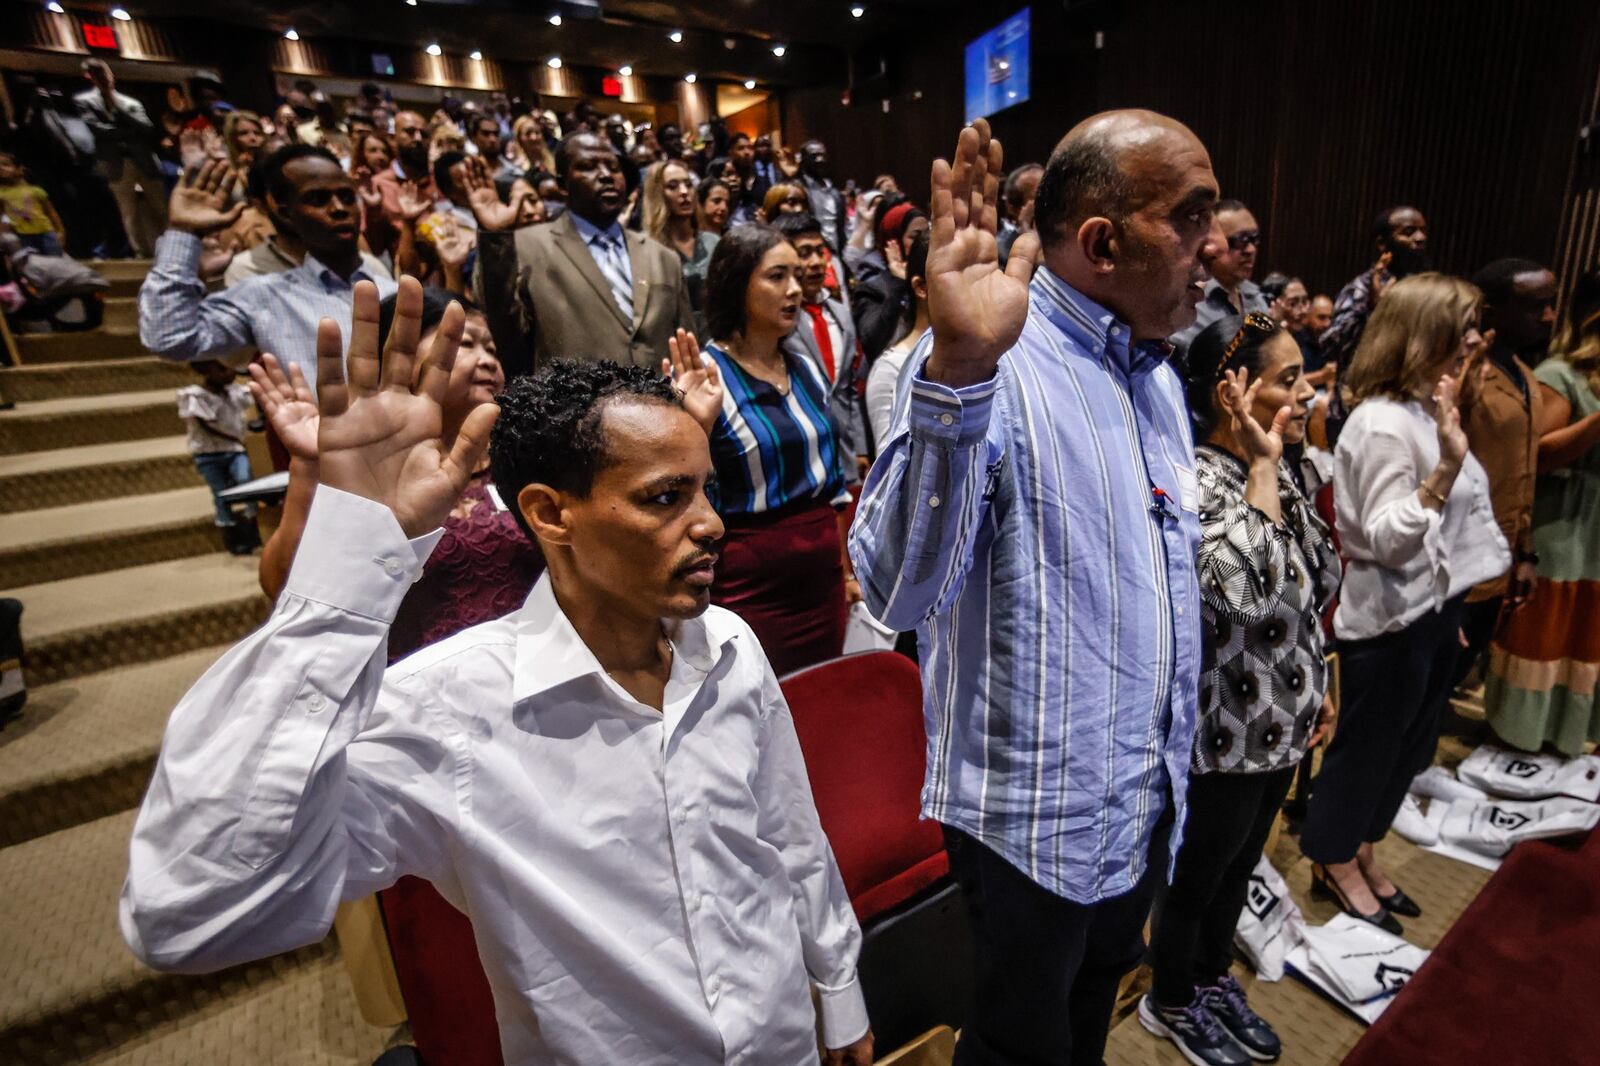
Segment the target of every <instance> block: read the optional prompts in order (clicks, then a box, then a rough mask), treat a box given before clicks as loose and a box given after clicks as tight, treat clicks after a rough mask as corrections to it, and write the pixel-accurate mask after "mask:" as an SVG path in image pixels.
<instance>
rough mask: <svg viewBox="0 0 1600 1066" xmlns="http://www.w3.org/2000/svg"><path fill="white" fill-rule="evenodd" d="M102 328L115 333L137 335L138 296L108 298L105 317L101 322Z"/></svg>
mask: <svg viewBox="0 0 1600 1066" xmlns="http://www.w3.org/2000/svg"><path fill="white" fill-rule="evenodd" d="M100 328H101V329H107V330H111V331H112V332H114V333H137V332H138V331H139V298H138V297H137V296H108V297H106V300H105V315H104V317H102V318H101V320H100Z"/></svg>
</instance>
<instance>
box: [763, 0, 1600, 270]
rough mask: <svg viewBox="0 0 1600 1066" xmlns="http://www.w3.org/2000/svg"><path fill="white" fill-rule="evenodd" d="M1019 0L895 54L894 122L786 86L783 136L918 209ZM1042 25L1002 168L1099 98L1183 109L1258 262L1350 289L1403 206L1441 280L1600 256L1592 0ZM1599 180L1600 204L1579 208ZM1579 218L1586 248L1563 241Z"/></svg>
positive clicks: (1108, 14) (1007, 120)
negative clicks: (1510, 258) (968, 74)
mask: <svg viewBox="0 0 1600 1066" xmlns="http://www.w3.org/2000/svg"><path fill="white" fill-rule="evenodd" d="M1020 6H1021V5H1020V4H1016V3H1012V4H1009V5H983V7H984V11H983V12H982V13H980V14H979V15H976V16H969V17H967V18H965V19H964V20H963V19H960V18H950V17H946V18H944V19H943V21H944V22H945V23H947V25H943V26H940V27H937V28H930V29H929V31H928V32H926V33H923V34H920V35H915V36H910V37H906V38H905V39H904V40H902V41H899V42H895V43H894V44H893V45H892V46H891V50H890V76H889V79H888V90H887V92H886V94H884V98H885V99H887V101H888V104H889V110H888V112H887V113H885V112H884V111H883V110H882V101H881V100H880V99H879V98H877V96H876V95H875V94H874V95H869V94H870V88H869V91H868V93H858V99H857V100H856V103H855V106H853V107H850V108H843V107H841V106H840V97H839V93H840V87H839V86H834V87H827V88H822V87H819V88H816V89H809V90H805V91H801V92H791V93H789V94H787V97H786V100H785V130H784V132H785V141H786V142H787V143H790V144H797V143H799V142H800V141H801V140H802V139H804V137H805V136H819V137H821V138H823V139H824V140H825V141H827V142H828V143H829V146H830V149H831V153H830V154H831V155H832V157H833V165H834V168H835V170H836V171H837V172H838V174H839V176H849V177H855V178H857V179H858V180H869V179H870V178H871V176H872V175H873V174H874V173H877V172H879V171H884V170H887V171H891V172H893V173H895V174H896V175H898V176H899V178H900V180H901V183H902V186H903V187H906V188H908V190H910V191H911V192H912V194H913V195H914V196H917V197H918V198H922V197H925V196H926V192H927V171H928V165H929V162H930V160H931V159H932V157H933V156H934V155H936V154H948V153H949V152H950V150H951V149H952V147H953V146H954V143H955V137H956V134H957V133H958V132H959V130H960V126H961V121H962V118H961V115H962V108H961V98H962V77H963V75H962V49H963V46H964V45H965V43H966V42H967V41H968V40H970V39H971V38H972V37H973V36H976V35H977V34H978V33H981V32H982V31H983V30H984V29H987V28H988V27H989V26H992V25H994V24H996V23H998V22H999V21H1001V20H1002V19H1003V18H1004V17H1006V15H1007V14H1009V13H1010V12H1011V11H1013V10H1015V9H1016V8H1018V7H1020ZM1097 32H1099V33H1101V34H1103V38H1102V42H1103V47H1099V48H1097V47H1096V43H1095V37H1096V33H1097ZM1033 34H1034V44H1033V89H1032V99H1031V100H1030V101H1029V102H1028V103H1026V104H1023V105H1020V106H1018V107H1014V108H1011V109H1009V110H1008V111H1005V112H1002V113H1001V114H999V115H998V116H996V117H995V119H994V120H993V123H994V126H995V130H996V132H997V134H998V135H999V136H1001V137H1002V138H1003V140H1004V141H1005V143H1006V146H1007V159H1008V162H1009V163H1017V162H1021V161H1023V160H1025V159H1040V160H1042V159H1044V158H1045V157H1047V156H1048V154H1049V152H1050V149H1051V148H1052V147H1053V145H1054V144H1055V141H1056V140H1057V139H1058V138H1059V137H1060V135H1061V134H1062V133H1064V132H1065V131H1066V130H1067V129H1068V128H1069V127H1070V126H1072V125H1073V123H1075V122H1076V121H1078V120H1079V119H1081V118H1083V117H1084V116H1086V115H1089V114H1092V113H1094V112H1095V111H1098V110H1101V109H1104V108H1109V107H1150V108H1154V109H1156V110H1159V111H1162V112H1165V113H1167V114H1170V115H1173V116H1175V117H1177V118H1179V119H1181V120H1183V121H1184V122H1186V123H1188V124H1189V125H1190V126H1191V127H1192V128H1193V129H1194V130H1195V132H1196V133H1197V134H1199V136H1200V138H1201V139H1202V140H1203V141H1204V142H1205V143H1206V145H1207V147H1208V148H1209V150H1210V152H1211V155H1212V161H1213V165H1214V167H1215V169H1216V172H1217V176H1218V179H1219V181H1220V183H1221V185H1222V188H1223V192H1224V195H1228V196H1236V197H1238V198H1239V199H1242V200H1244V201H1245V202H1246V203H1247V204H1249V205H1250V206H1251V208H1252V210H1253V211H1254V212H1255V214H1256V217H1257V219H1258V220H1259V221H1260V223H1261V225H1262V229H1263V233H1264V234H1265V237H1266V241H1265V245H1264V247H1263V255H1262V262H1263V268H1264V269H1263V272H1264V270H1265V269H1284V270H1287V271H1290V272H1292V273H1297V274H1300V275H1301V276H1303V277H1305V278H1306V280H1307V283H1308V284H1309V285H1311V286H1312V287H1313V289H1320V290H1324V291H1329V292H1332V291H1335V290H1336V289H1337V288H1338V286H1340V285H1341V284H1343V283H1344V282H1345V281H1347V280H1348V279H1349V278H1350V277H1352V276H1354V275H1355V274H1356V273H1357V272H1358V271H1360V270H1361V269H1362V268H1363V267H1364V266H1366V265H1367V264H1368V263H1369V262H1370V260H1371V252H1370V240H1369V236H1368V231H1369V229H1370V226H1371V222H1372V218H1373V216H1374V215H1375V214H1376V213H1377V212H1378V211H1379V210H1380V209H1381V208H1383V207H1385V206H1388V205H1390V204H1394V203H1400V202H1411V203H1415V204H1416V205H1418V206H1419V207H1421V208H1422V210H1423V211H1424V212H1425V214H1426V215H1427V218H1428V221H1429V223H1430V226H1431V229H1432V234H1431V241H1432V244H1433V250H1434V255H1435V259H1436V262H1437V263H1438V265H1439V266H1440V267H1441V268H1442V269H1447V270H1451V271H1454V272H1457V273H1463V274H1470V273H1471V272H1472V271H1473V270H1475V269H1477V268H1478V267H1479V266H1481V265H1483V264H1484V263H1485V262H1487V261H1489V260H1491V259H1494V258H1497V257H1499V256H1503V255H1521V256H1527V257H1530V258H1533V259H1538V260H1541V261H1544V262H1551V263H1554V262H1558V261H1560V262H1562V264H1563V265H1564V266H1565V267H1566V268H1567V269H1568V270H1569V271H1570V270H1572V269H1575V268H1578V267H1580V266H1583V265H1585V264H1587V265H1588V266H1590V267H1592V266H1594V265H1595V264H1596V255H1597V252H1600V228H1597V227H1600V191H1597V190H1595V188H1594V181H1593V173H1594V168H1595V164H1594V163H1593V161H1592V158H1593V157H1592V156H1591V157H1589V161H1588V162H1587V163H1586V168H1587V169H1585V165H1583V164H1585V161H1584V160H1580V159H1578V158H1577V157H1576V155H1575V143H1576V136H1577V131H1578V129H1579V127H1580V126H1581V125H1582V123H1583V121H1584V116H1585V114H1586V113H1587V112H1588V111H1589V109H1591V108H1592V107H1594V106H1595V105H1594V103H1593V101H1594V94H1595V92H1596V77H1597V72H1600V4H1596V3H1595V2H1594V0H1542V2H1538V3H1534V2H1528V0H1524V2H1513V3H1507V2H1485V3H1460V2H1457V0H1348V2H1340V3H1334V2H1331V0H1308V2H1306V3H1302V4H1282V3H1268V2H1265V0H1247V2H1228V3H1225V2H1222V0H1194V2H1186V3H1182V4H1180V3H1175V2H1164V0H1122V2H1101V3H1087V4H1085V3H1075V4H1073V5H1072V6H1071V8H1070V9H1065V8H1064V7H1063V6H1062V5H1060V4H1053V3H1049V2H1036V3H1035V4H1034V5H1033ZM864 95H867V96H869V98H867V99H861V98H860V97H861V96H864ZM1595 151H1596V152H1597V153H1600V147H1597V149H1596V150H1595ZM1585 173H1586V174H1588V175H1589V176H1590V180H1589V185H1588V188H1589V191H1590V195H1591V198H1592V199H1593V200H1594V202H1593V203H1591V204H1590V206H1589V207H1588V208H1587V209H1586V211H1578V212H1574V211H1573V210H1571V209H1569V201H1570V198H1571V196H1573V195H1574V194H1575V193H1576V192H1579V191H1582V182H1581V181H1580V180H1579V179H1580V178H1581V176H1582V175H1583V174H1585ZM1564 217H1566V218H1567V219H1568V225H1567V226H1566V227H1565V228H1564V227H1563V218H1564ZM1585 220H1587V221H1585ZM1585 225H1587V226H1588V227H1589V229H1587V230H1584V229H1583V227H1584V226H1585ZM1573 227H1578V230H1579V231H1580V232H1587V233H1588V234H1589V235H1590V236H1589V237H1588V238H1587V243H1584V241H1583V240H1580V239H1576V238H1572V237H1569V236H1563V235H1564V234H1567V233H1568V231H1570V230H1572V229H1573ZM1569 248H1570V249H1571V251H1570V254H1567V253H1568V249H1569Z"/></svg>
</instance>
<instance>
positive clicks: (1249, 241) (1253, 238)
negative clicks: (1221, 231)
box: [1228, 229, 1261, 252]
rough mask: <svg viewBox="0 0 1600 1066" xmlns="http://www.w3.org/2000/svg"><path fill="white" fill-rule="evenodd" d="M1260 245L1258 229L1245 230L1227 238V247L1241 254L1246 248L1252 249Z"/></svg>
mask: <svg viewBox="0 0 1600 1066" xmlns="http://www.w3.org/2000/svg"><path fill="white" fill-rule="evenodd" d="M1260 243H1261V231H1260V230H1258V229H1247V230H1244V231H1243V232H1241V233H1235V234H1234V235H1233V236H1232V237H1229V238H1228V247H1229V248H1232V249H1233V250H1234V251H1236V252H1242V251H1244V249H1246V248H1254V247H1256V246H1257V245H1259V244H1260Z"/></svg>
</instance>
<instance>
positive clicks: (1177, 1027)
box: [1139, 993, 1250, 1066]
mask: <svg viewBox="0 0 1600 1066" xmlns="http://www.w3.org/2000/svg"><path fill="white" fill-rule="evenodd" d="M1139 1024H1140V1025H1142V1026H1144V1027H1145V1028H1146V1029H1148V1030H1150V1031H1151V1032H1152V1033H1154V1034H1156V1035H1157V1036H1164V1037H1166V1038H1167V1039H1168V1040H1170V1041H1172V1042H1173V1043H1174V1044H1175V1045H1177V1048H1178V1050H1179V1051H1181V1052H1183V1057H1184V1058H1186V1059H1188V1060H1189V1061H1190V1062H1192V1063H1194V1066H1246V1064H1248V1063H1249V1062H1250V1056H1249V1054H1247V1053H1246V1052H1245V1050H1244V1048H1242V1047H1240V1046H1239V1045H1238V1044H1236V1043H1234V1040H1233V1037H1231V1036H1229V1035H1228V1031H1227V1030H1226V1029H1224V1028H1223V1027H1222V1023H1221V1022H1219V1021H1217V1019H1216V1016H1215V1015H1213V1014H1212V1013H1211V1010H1210V1008H1208V1007H1207V1006H1206V1003H1205V1000H1204V999H1202V998H1201V997H1199V996H1196V997H1195V999H1194V1002H1193V1003H1191V1004H1189V1005H1188V1006H1187V1007H1183V1008H1181V1009H1178V1010H1168V1009H1167V1008H1166V1007H1158V1006H1156V1002H1155V1000H1153V999H1151V998H1150V995H1149V994H1148V993H1146V994H1145V995H1144V996H1143V997H1142V998H1141V999H1140V1000H1139Z"/></svg>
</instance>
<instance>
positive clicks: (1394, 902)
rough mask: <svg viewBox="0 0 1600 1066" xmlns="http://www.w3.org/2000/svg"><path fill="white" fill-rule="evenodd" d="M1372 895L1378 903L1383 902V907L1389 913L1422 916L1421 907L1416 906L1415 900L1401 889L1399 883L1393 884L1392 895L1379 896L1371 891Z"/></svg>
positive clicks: (1402, 915)
mask: <svg viewBox="0 0 1600 1066" xmlns="http://www.w3.org/2000/svg"><path fill="white" fill-rule="evenodd" d="M1373 896H1375V897H1376V898H1377V900H1378V902H1379V903H1381V904H1383V909H1384V910H1386V911H1388V912H1389V913H1390V914H1398V915H1400V916H1401V917H1402V918H1421V917H1422V908H1421V907H1419V906H1417V901H1416V900H1414V899H1412V898H1411V897H1410V896H1408V895H1406V894H1405V893H1404V892H1403V891H1401V889H1400V886H1399V885H1395V886H1394V895H1392V896H1379V895H1378V894H1377V893H1376V892H1374V893H1373Z"/></svg>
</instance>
